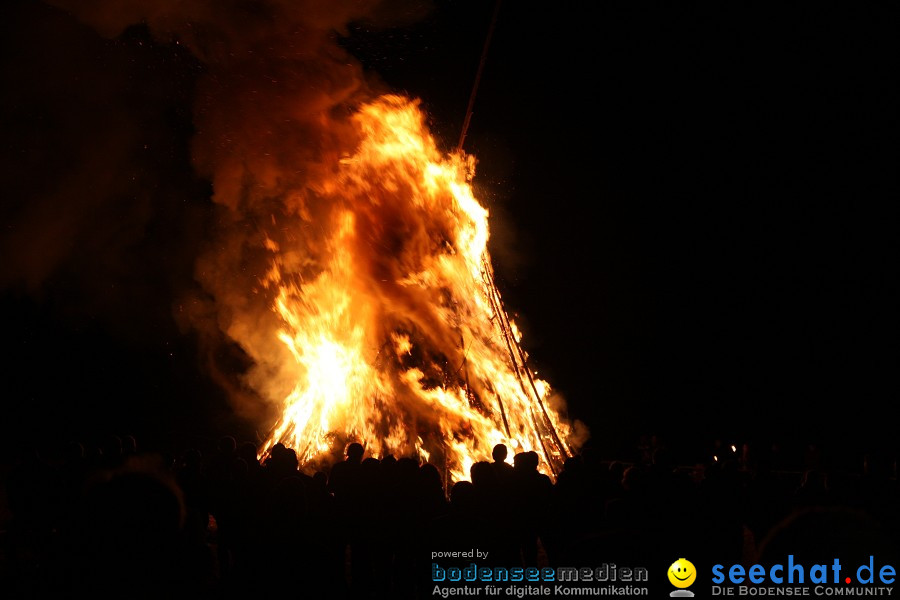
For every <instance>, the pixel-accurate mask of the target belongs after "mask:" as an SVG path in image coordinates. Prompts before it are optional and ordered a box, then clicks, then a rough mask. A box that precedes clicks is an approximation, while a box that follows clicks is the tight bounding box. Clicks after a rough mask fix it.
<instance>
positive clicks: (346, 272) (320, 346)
mask: <svg viewBox="0 0 900 600" xmlns="http://www.w3.org/2000/svg"><path fill="white" fill-rule="evenodd" d="M353 123H354V125H355V128H356V131H357V134H358V136H359V138H358V139H359V142H358V145H357V146H356V149H355V152H354V153H353V154H352V155H350V156H347V157H345V158H344V159H342V160H341V161H340V163H339V165H338V167H337V173H336V175H335V177H334V179H333V180H331V181H329V182H328V183H327V184H325V185H323V186H322V187H321V189H319V190H317V193H318V194H320V195H322V196H323V197H326V198H328V199H329V200H330V203H329V206H333V207H334V208H333V210H332V211H331V212H330V213H328V214H327V215H326V216H324V217H321V216H320V219H324V222H322V221H320V222H318V223H317V224H316V225H317V226H318V227H324V228H325V230H326V231H327V232H328V234H327V236H326V243H325V244H323V245H322V246H321V247H320V248H319V253H318V255H317V256H316V257H313V258H311V259H310V260H311V261H313V262H314V263H315V265H316V269H315V270H314V271H313V272H312V274H310V273H309V272H305V273H300V272H299V270H298V269H296V268H291V267H290V266H289V265H291V264H293V263H292V262H291V261H288V260H286V259H285V258H284V257H285V256H286V255H288V253H290V251H291V249H290V248H285V247H284V243H283V242H282V243H281V244H278V243H276V242H274V241H272V240H269V239H268V238H267V239H266V248H267V249H268V250H269V251H270V252H271V253H272V254H273V261H272V268H271V270H270V271H269V273H268V275H267V279H266V284H267V286H268V287H269V288H270V289H273V290H275V291H276V294H275V301H274V306H273V308H274V310H275V311H276V313H277V315H278V317H279V319H280V321H281V323H282V328H281V330H280V331H279V332H278V334H277V335H278V338H279V339H280V340H281V342H283V344H284V345H285V346H286V347H287V349H288V350H289V355H290V357H292V360H293V363H292V364H291V365H287V368H288V369H290V372H291V373H292V374H293V376H294V380H295V382H296V383H295V385H294V387H293V389H292V391H291V392H290V393H289V394H288V396H287V397H286V398H285V399H284V401H283V406H282V409H281V418H280V420H279V422H278V423H277V424H276V426H275V428H274V429H273V431H272V433H271V435H270V437H269V439H268V441H267V443H266V445H265V447H264V453H265V452H266V451H268V450H269V449H271V447H272V446H273V445H274V444H276V443H279V442H280V443H283V444H284V445H286V446H288V447H291V448H294V449H295V450H296V451H297V453H298V458H299V459H300V461H301V463H303V464H307V463H310V462H315V461H316V460H318V459H320V458H321V457H322V456H323V455H325V454H327V453H329V452H331V451H332V450H333V444H334V442H335V440H336V439H337V440H340V441H342V442H348V441H351V440H358V441H361V442H363V443H365V444H366V446H367V451H368V452H369V454H371V455H374V456H384V455H386V454H389V453H390V454H394V455H395V456H414V457H418V458H419V459H420V460H425V461H429V460H430V461H433V462H435V464H437V465H438V466H440V467H443V469H444V472H445V473H446V474H447V476H448V479H451V480H453V481H456V480H460V479H467V478H468V476H469V469H470V468H471V466H472V464H474V462H475V461H479V460H490V453H491V449H492V448H493V446H494V445H495V444H499V443H504V444H506V445H507V446H508V447H510V448H511V449H512V450H514V451H515V452H522V451H536V452H537V453H538V454H539V455H540V456H541V458H542V465H541V470H542V471H544V472H549V471H553V470H554V469H555V468H556V467H558V465H559V464H560V463H561V461H562V460H564V459H565V457H566V455H567V453H568V451H569V450H568V447H567V442H566V439H567V437H568V435H569V433H570V428H569V425H568V424H567V423H566V422H565V421H564V420H563V419H561V418H560V416H559V415H558V414H557V413H556V412H555V411H554V410H552V408H551V407H550V406H548V405H547V404H546V400H547V398H548V397H549V394H550V392H551V388H550V385H549V384H548V383H547V382H545V381H543V380H540V379H538V378H537V377H536V376H535V374H534V373H533V372H531V371H530V370H529V369H528V368H527V366H526V359H527V357H526V356H525V353H524V352H522V350H521V346H520V345H519V343H520V341H521V332H520V331H519V329H518V327H516V325H515V323H514V322H512V321H511V320H510V319H509V318H508V317H507V315H506V313H505V311H504V309H503V306H502V302H501V300H500V297H499V294H498V293H497V290H496V287H495V286H494V284H493V274H492V272H491V267H490V259H489V257H488V253H487V242H488V239H489V233H488V211H487V210H486V209H485V208H484V207H483V206H482V205H481V204H480V203H479V202H478V201H477V200H476V198H475V196H474V193H473V190H472V187H471V185H470V183H469V182H470V180H471V178H472V176H473V173H474V160H473V159H472V157H470V156H465V155H462V154H451V155H442V154H441V153H440V152H439V151H438V149H437V146H436V144H435V141H434V139H433V138H432V137H431V135H430V134H429V133H428V131H427V130H426V127H425V122H424V118H423V114H422V112H421V111H420V109H419V107H418V105H417V103H415V102H413V101H411V100H409V99H407V98H403V97H400V96H384V97H381V98H379V99H378V100H377V101H375V102H372V103H370V104H367V105H365V106H363V107H362V108H361V109H360V110H359V111H358V113H357V114H356V115H355V117H354V120H353Z"/></svg>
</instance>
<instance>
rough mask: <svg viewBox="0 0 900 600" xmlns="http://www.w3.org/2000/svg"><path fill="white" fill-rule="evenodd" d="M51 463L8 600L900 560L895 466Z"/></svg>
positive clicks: (98, 456) (90, 456)
mask: <svg viewBox="0 0 900 600" xmlns="http://www.w3.org/2000/svg"><path fill="white" fill-rule="evenodd" d="M48 455H49V449H48V448H38V449H34V448H27V449H26V448H23V449H20V450H19V453H18V456H16V457H15V460H14V461H12V462H11V463H10V468H9V469H8V470H7V472H6V476H5V477H4V482H3V483H4V490H5V495H6V499H7V502H6V504H7V505H8V511H7V512H8V515H7V519H6V522H5V523H4V528H3V539H2V542H3V546H2V557H3V561H2V563H3V567H2V573H0V574H2V577H3V581H2V582H0V583H2V584H3V586H4V589H6V590H9V593H10V597H16V598H19V597H21V598H28V597H49V596H50V595H54V596H58V595H62V594H66V595H72V594H73V593H79V594H81V593H83V594H86V595H87V596H88V597H95V598H97V597H109V598H112V597H115V598H150V597H154V598H159V597H172V596H178V597H191V598H246V597H258V596H260V595H267V594H274V593H282V592H284V591H285V590H288V591H290V593H291V595H292V597H297V598H336V599H344V598H346V599H357V598H359V599H393V598H396V599H401V600H402V599H411V600H412V599H417V598H426V597H431V595H432V588H433V586H434V583H433V582H432V580H431V571H430V565H431V563H432V562H439V563H440V564H441V566H442V568H447V567H451V566H456V567H460V568H462V567H465V566H467V565H468V564H470V563H471V562H473V558H472V557H470V556H466V555H464V554H462V555H460V556H457V557H449V558H448V557H442V558H440V559H433V558H432V553H434V552H452V551H460V552H465V551H469V550H472V549H477V550H478V551H479V552H480V553H481V555H482V558H479V559H478V560H477V562H478V564H479V566H494V567H507V568H508V567H514V566H523V567H527V566H539V567H543V566H551V567H559V566H572V567H592V568H593V567H596V566H598V565H600V564H602V563H609V562H612V563H618V564H619V565H625V566H645V567H651V566H658V565H662V566H663V567H665V565H667V564H669V563H670V562H671V561H672V560H674V559H675V558H678V557H682V556H688V557H691V560H693V561H694V563H695V564H698V565H701V564H704V565H705V564H708V563H709V562H710V561H714V562H717V563H723V564H730V563H740V564H750V563H752V562H753V561H757V560H763V559H765V558H766V557H767V556H775V554H773V552H775V553H777V552H776V550H774V549H779V550H778V551H790V552H793V553H794V554H798V552H801V551H802V549H803V548H806V547H807V546H804V545H803V544H802V541H803V540H804V539H805V540H807V541H808V542H807V543H808V544H810V545H809V546H808V547H809V548H812V549H817V550H818V551H820V552H821V551H822V550H823V549H825V548H827V549H829V551H831V552H832V553H836V552H857V551H858V553H860V556H862V555H864V554H872V553H875V552H879V553H881V557H883V558H882V560H894V561H895V562H894V564H895V566H896V565H897V557H898V556H900V555H898V553H897V548H898V542H900V522H898V512H900V511H898V506H900V505H898V500H900V496H898V486H897V477H896V456H895V455H894V454H892V453H887V452H877V451H873V452H871V453H868V454H866V455H865V460H864V461H862V463H861V464H860V465H858V466H856V465H846V464H839V463H835V464H827V463H826V462H825V461H823V460H821V457H816V456H811V457H807V460H808V462H807V464H805V465H803V468H802V469H799V470H796V471H785V470H780V469H779V468H777V467H778V465H777V463H775V462H773V460H772V455H763V454H762V453H761V454H760V455H759V456H757V457H755V458H754V459H752V460H750V459H748V457H747V456H746V455H740V454H738V453H736V452H735V453H732V454H731V455H730V456H726V455H723V456H721V457H720V456H715V458H714V459H711V460H710V461H703V462H698V463H695V464H690V465H681V464H679V463H678V461H677V460H676V457H675V456H674V455H673V454H672V452H671V451H669V449H668V448H666V447H665V446H664V445H659V446H657V447H654V448H649V449H648V450H647V451H646V452H644V453H643V454H641V455H638V456H636V457H635V459H634V460H629V461H622V460H609V459H604V458H603V457H601V456H599V455H597V454H595V453H594V452H593V451H592V450H591V449H590V448H586V449H585V450H584V451H583V452H582V453H580V454H577V455H575V456H572V457H570V458H568V459H567V460H566V461H565V464H564V466H563V468H562V470H561V471H560V472H559V473H558V474H557V475H556V477H555V478H554V479H551V478H550V477H549V476H548V475H546V474H544V473H542V472H541V469H540V466H541V464H540V459H539V456H538V454H537V453H535V452H518V453H514V454H512V455H511V456H510V453H509V449H508V448H507V447H505V446H503V445H497V446H495V447H494V448H493V449H492V451H491V453H490V458H487V457H485V459H484V460H482V461H478V462H476V463H475V464H473V465H472V467H471V470H470V478H469V479H468V480H463V481H457V482H452V483H451V484H450V485H449V486H448V485H447V484H446V482H445V481H444V478H443V476H442V473H441V471H440V470H439V469H438V468H437V467H436V466H435V465H433V464H430V463H427V462H422V461H420V460H418V459H416V458H411V457H394V456H385V457H382V458H380V459H379V458H375V457H372V456H366V451H365V447H364V446H363V445H362V444H360V443H351V444H349V445H348V446H347V448H346V452H345V455H344V457H343V460H341V461H340V462H337V463H335V464H333V466H331V467H330V468H322V469H319V470H316V471H314V472H308V471H307V470H306V469H304V468H301V465H300V464H299V463H298V459H297V454H296V453H295V452H294V450H292V449H290V448H287V447H285V446H283V445H281V444H276V445H275V446H274V447H273V448H272V449H271V451H270V452H269V453H268V454H267V455H266V457H265V458H264V459H262V460H260V458H259V457H258V447H257V445H256V444H254V443H252V442H241V443H238V441H237V440H236V439H235V437H232V436H230V435H225V436H223V437H221V438H220V439H219V440H217V442H216V443H215V444H214V445H213V446H212V447H211V448H208V449H201V448H195V447H191V448H188V449H186V450H184V451H182V452H180V453H178V455H176V456H169V455H167V454H166V453H163V452H157V451H149V450H144V449H140V448H139V447H138V444H137V441H136V440H135V439H134V438H133V437H131V436H124V437H119V436H115V435H110V436H107V437H106V438H105V439H103V440H101V441H100V442H99V443H96V444H85V443H81V442H73V443H70V444H68V445H65V446H64V447H62V448H60V449H58V450H57V451H56V452H55V453H54V454H53V456H52V458H51V457H50V456H48ZM841 536H844V537H841ZM819 538H821V540H824V539H831V540H832V541H833V540H835V539H840V540H844V542H843V544H844V545H843V546H839V545H838V546H836V545H835V544H834V543H831V544H825V543H824V542H822V541H821V540H820V539H819ZM786 540H787V541H786ZM785 548H786V549H787V550H784V549H785ZM767 553H768V554H767ZM773 560H775V558H773ZM659 575H660V576H663V575H664V572H663V571H660V573H659ZM654 576H655V575H654Z"/></svg>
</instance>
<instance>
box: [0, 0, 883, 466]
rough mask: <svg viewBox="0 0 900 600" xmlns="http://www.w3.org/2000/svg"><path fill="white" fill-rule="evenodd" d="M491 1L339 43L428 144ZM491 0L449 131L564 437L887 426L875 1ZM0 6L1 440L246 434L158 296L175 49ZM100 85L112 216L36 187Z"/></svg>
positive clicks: (179, 125) (181, 126)
mask: <svg viewBox="0 0 900 600" xmlns="http://www.w3.org/2000/svg"><path fill="white" fill-rule="evenodd" d="M494 8H495V4H494V3H493V2H473V1H466V2H459V1H457V2H452V1H442V2H437V3H436V4H435V5H434V7H433V10H432V11H431V12H430V13H429V14H428V15H427V16H425V17H423V18H421V19H419V20H418V21H417V22H416V23H414V24H412V25H406V26H404V27H402V28H389V29H386V30H385V29H375V28H372V27H368V26H365V25H361V24H360V25H353V26H351V27H349V29H348V30H347V35H346V36H345V37H344V39H343V40H342V44H343V45H344V46H345V47H346V48H348V49H349V50H350V51H351V52H352V53H353V54H354V55H355V56H357V57H358V58H359V60H360V61H361V62H362V64H363V65H364V66H365V68H366V69H367V70H369V71H371V72H372V73H377V75H378V76H379V77H380V78H382V79H383V80H384V81H385V82H386V83H387V84H389V85H390V86H391V87H392V88H394V89H396V90H398V91H405V92H407V93H409V94H410V95H413V96H416V97H420V98H421V99H422V101H423V105H424V107H425V108H426V110H427V111H428V114H429V117H430V121H431V124H432V128H433V131H434V132H435V135H436V136H437V137H438V139H439V140H440V141H441V143H442V144H443V145H444V147H445V148H446V149H448V150H449V149H452V148H453V147H454V146H455V145H456V143H457V140H458V138H459V135H460V131H461V129H462V124H463V119H464V116H465V113H466V106H467V103H468V100H469V94H470V93H471V91H472V85H473V83H474V80H475V74H476V70H477V67H478V63H479V58H480V56H481V52H482V46H483V44H484V41H485V36H486V35H487V32H488V30H489V25H490V23H491V19H492V14H493V10H494ZM498 15H499V16H498V19H497V21H496V29H495V30H494V33H493V37H492V39H491V44H490V46H489V49H488V53H487V60H486V62H485V66H484V72H483V77H482V79H481V82H480V86H479V88H478V93H477V96H476V101H475V105H474V112H473V115H472V121H471V125H470V128H469V129H468V132H467V137H466V140H465V149H466V150H467V151H468V152H470V153H472V154H474V155H475V156H476V157H477V159H478V166H477V171H476V177H475V186H476V191H477V194H478V197H479V198H480V199H481V201H482V203H483V204H485V205H486V206H487V207H488V209H489V210H490V212H491V219H492V221H491V223H492V239H491V252H492V255H493V258H494V260H495V266H496V269H497V275H498V280H499V285H500V287H501V290H502V292H503V296H504V299H505V302H506V304H507V308H508V309H509V310H510V312H512V313H513V314H514V315H515V318H516V320H517V322H518V323H519V325H520V326H521V328H522V329H523V331H524V335H525V338H524V344H525V347H526V348H527V349H528V351H529V353H530V356H531V358H532V360H533V363H534V366H535V368H536V369H537V371H538V374H539V375H540V376H542V377H543V378H545V379H547V380H549V382H550V383H551V384H552V385H553V386H554V387H555V388H556V389H557V390H558V391H559V392H560V393H561V394H562V395H563V396H564V397H565V398H566V400H567V403H568V407H569V413H570V416H571V417H572V418H577V419H579V420H582V421H583V422H585V423H586V424H587V425H588V427H589V428H590V429H591V432H592V443H593V444H595V445H596V446H597V447H598V448H600V449H602V450H603V451H604V452H608V453H610V454H614V453H619V454H625V455H628V453H630V452H631V451H632V450H633V449H634V447H635V446H636V445H637V443H638V438H639V436H640V435H641V434H656V435H659V436H661V437H662V439H664V440H666V441H667V443H669V444H671V445H673V446H676V447H679V448H682V449H684V450H686V451H689V453H687V454H685V455H684V456H686V457H689V456H693V453H697V455H698V456H699V455H701V454H702V453H703V452H705V451H706V450H707V449H709V448H710V447H711V444H712V442H713V440H715V439H723V440H728V441H735V442H737V443H741V442H744V441H753V442H756V441H759V442H765V441H769V440H779V441H781V442H782V443H784V444H787V445H788V446H792V447H795V448H796V449H797V451H798V452H800V451H802V447H803V446H804V445H805V444H807V443H809V442H816V443H819V444H822V445H824V446H826V447H828V448H833V449H834V451H835V452H853V453H858V452H862V451H863V450H864V449H866V448H868V447H870V446H871V445H887V446H892V445H893V444H895V440H896V435H895V434H896V418H895V417H894V416H893V405H894V402H895V401H896V398H897V384H896V381H897V378H896V373H897V368H896V365H897V342H896V340H897V316H896V315H897V306H898V285H897V268H896V264H897V261H896V258H895V257H896V255H897V248H896V231H897V219H896V217H897V208H896V207H897V195H896V186H895V185H894V184H895V181H896V165H897V162H896V152H895V150H896V139H897V137H896V133H897V127H896V125H897V123H896V106H897V97H896V94H895V93H894V91H893V89H892V84H893V82H894V80H895V79H896V73H897V64H896V59H895V58H893V57H894V56H895V54H898V53H896V52H895V51H896V48H895V47H894V46H895V45H896V44H895V43H894V36H893V30H894V29H895V28H894V27H893V25H894V24H895V23H896V20H895V18H894V15H893V14H889V13H888V12H887V8H886V7H885V6H881V5H854V6H852V7H851V6H849V5H845V6H842V7H840V8H838V7H836V6H834V7H833V6H830V5H825V4H813V3H809V4H808V5H791V6H784V5H782V3H779V4H778V5H771V6H756V5H753V6H750V5H747V4H744V3H724V5H720V4H716V3H706V4H696V3H691V4H688V3H652V4H651V3H635V2H602V3H574V2H570V3H563V4H554V6H553V7H550V6H549V5H535V4H534V3H526V2H506V3H503V4H502V6H500V12H499V13H498ZM4 27H5V28H6V29H5V31H4V46H5V47H4V53H3V54H4V56H5V58H4V59H3V79H4V81H5V82H6V83H7V86H5V89H6V90H7V91H5V92H4V93H3V94H4V96H3V107H4V114H3V131H4V144H3V157H2V159H3V167H2V169H3V177H4V180H5V181H6V184H5V185H4V188H5V191H4V196H5V198H4V202H3V204H4V207H3V210H2V213H0V216H2V219H3V223H2V225H3V228H4V230H3V232H2V233H0V235H2V236H3V245H2V249H3V252H4V253H5V254H7V256H4V257H3V261H4V262H6V263H7V268H4V277H3V279H2V280H0V282H2V284H3V290H2V306H0V315H2V316H0V318H2V323H0V327H2V331H3V337H2V343H3V348H2V350H3V389H2V395H3V404H4V415H3V418H2V421H3V438H4V442H5V443H6V444H9V445H12V446H17V445H20V444H21V443H23V442H24V441H27V440H47V439H58V438H64V437H70V436H83V435H93V434H97V433H100V432H107V431H116V432H119V433H126V432H130V433H135V434H136V435H137V436H138V438H139V439H141V440H144V442H145V443H147V444H150V445H153V444H158V445H167V444H168V445H173V444H174V445H182V446H183V445H185V444H189V443H194V442H195V441H197V440H209V439H215V438H216V437H217V436H219V435H221V434H222V433H232V434H235V435H238V436H239V437H250V436H253V435H254V434H255V430H256V428H258V427H259V424H256V423H246V422H243V421H242V420H241V419H239V418H237V417H236V416H235V415H234V414H233V413H232V411H231V409H230V407H229V403H228V399H227V397H226V394H225V392H224V391H223V390H222V389H221V388H219V387H218V386H217V385H216V384H215V383H214V382H213V380H212V379H211V378H210V377H209V375H208V374H207V372H206V370H205V368H204V365H203V361H202V360H201V359H200V357H199V356H198V352H197V347H196V340H195V339H194V337H193V336H192V335H191V334H190V333H185V332H183V331H182V330H180V329H179V328H178V327H177V326H176V324H175V322H174V320H173V318H172V311H173V299H174V298H175V297H176V296H177V292H178V290H179V289H181V288H182V287H184V286H188V285H190V284H191V281H192V269H193V257H194V256H195V255H196V252H197V251H198V249H199V247H200V244H201V242H202V240H203V237H204V227H205V226H206V219H208V218H209V217H208V215H207V207H208V206H207V205H208V204H209V198H208V197H209V184H208V183H207V182H204V181H203V180H202V179H201V178H200V177H198V176H197V175H196V174H195V173H194V172H193V171H192V169H191V167H190V161H189V146H188V144H189V140H190V136H191V133H192V123H191V93H192V85H193V81H194V78H195V77H196V75H197V73H199V67H198V65H197V63H196V61H195V60H194V59H193V58H192V57H191V56H190V55H188V54H187V53H186V52H185V51H183V50H182V49H177V48H173V47H171V46H167V45H164V44H159V43H154V42H153V40H152V39H150V38H149V37H148V36H147V34H146V32H142V31H141V30H140V29H139V28H137V29H135V30H130V31H129V32H128V33H127V34H126V35H125V37H124V38H123V39H122V40H120V42H121V43H119V44H110V43H109V42H107V41H105V40H101V38H100V37H99V36H97V34H96V33H94V32H93V31H92V30H90V29H89V28H87V27H85V26H83V25H80V24H78V23H76V22H75V21H74V20H72V19H70V18H69V17H68V16H67V15H66V14H65V13H63V12H61V11H59V10H58V9H55V8H52V7H48V6H45V5H43V4H40V3H35V2H17V3H14V4H12V5H11V8H10V9H9V18H7V19H5V23H4ZM135 40H139V41H141V42H142V44H141V45H138V44H136V43H135ZM148 96H149V97H152V98H151V99H147V100H146V102H143V101H142V98H147V97H148ZM107 97H110V98H112V97H115V98H121V97H124V98H127V99H128V100H129V102H130V103H131V104H129V106H130V109H129V111H128V112H127V115H128V118H129V119H138V120H140V121H141V128H142V129H147V130H148V131H153V132H154V133H153V144H152V150H151V151H149V152H148V153H147V154H146V155H144V158H142V159H141V161H142V162H141V167H140V169H139V171H138V172H136V173H137V174H136V176H137V177H138V179H140V180H141V183H142V185H141V189H143V190H147V191H146V195H145V196H140V197H138V196H134V197H133V198H132V200H133V201H134V203H135V204H133V205H131V206H132V208H129V209H127V210H124V209H122V211H123V214H122V219H121V221H120V226H110V225H109V224H110V223H115V222H117V221H116V213H115V210H117V209H111V208H110V207H108V206H103V207H95V208H96V210H97V211H98V212H97V214H93V213H91V212H87V213H85V212H77V213H76V212H74V211H71V210H68V209H66V208H65V207H64V206H59V207H57V206H56V205H55V204H54V202H57V201H58V202H65V201H66V196H65V194H57V195H58V196H59V199H58V200H47V198H48V197H50V198H52V197H53V190H55V189H57V187H59V186H61V185H70V184H79V185H86V186H88V187H90V186H91V185H93V184H94V177H91V176H79V177H75V176H73V175H72V169H70V168H69V167H68V166H67V165H70V164H72V163H75V164H78V165H79V167H78V168H81V167H84V164H82V163H79V161H78V158H77V157H78V156H79V154H78V153H79V152H87V153H89V150H88V149H90V148H93V147H94V144H96V143H99V142H102V141H103V140H104V138H105V136H104V135H103V134H100V133H98V130H97V128H98V127H99V128H100V129H101V130H102V129H103V128H107V127H108V128H115V127H121V126H122V122H121V121H120V120H117V119H116V118H113V117H115V115H113V116H112V117H110V116H109V115H104V114H103V110H102V108H101V109H97V108H96V107H95V104H96V102H97V98H100V99H101V101H102V99H104V98H107ZM101 104H102V102H101ZM92 107H93V108H92ZM160 107H163V110H159V108H160ZM148 124H149V125H150V126H149V127H145V126H147V125H148ZM112 137H114V135H113V136H112ZM95 177H96V185H98V186H102V185H103V184H102V181H103V180H104V177H103V176H102V174H99V173H98V174H95ZM127 193H130V192H127V191H126V192H123V194H125V195H127ZM185 198H188V199H189V200H188V201H186V200H185ZM134 205H137V206H143V207H144V208H145V210H144V212H142V213H140V214H143V215H144V217H143V218H142V219H140V220H139V221H138V224H137V225H134V223H132V222H131V220H130V219H131V218H132V217H133V215H134V209H133V206H134ZM101 212H102V214H100V213H101ZM35 223H39V224H41V225H40V226H37V225H35ZM48 223H49V224H51V225H52V227H48V226H47V224H48ZM67 223H71V224H72V225H71V226H72V228H73V229H78V231H79V233H78V234H77V235H72V236H69V237H67V238H66V239H67V240H68V245H67V246H65V247H64V248H63V249H62V250H60V251H59V253H58V254H54V256H57V259H56V260H55V261H50V262H53V264H54V265H55V266H54V267H53V268H52V269H45V270H42V269H41V268H40V265H41V264H42V261H41V260H38V259H34V260H24V259H22V257H21V256H15V257H14V256H13V255H14V254H15V255H18V254H19V253H26V254H28V255H29V256H32V255H40V254H41V253H42V252H44V251H45V250H46V251H47V252H48V253H50V252H51V247H53V245H54V242H53V240H57V239H59V236H57V235H56V233H54V232H57V233H58V232H59V231H64V230H66V229H67V225H66V224H67ZM93 223H96V227H94V226H93V225H92V224H93ZM31 227H34V229H35V230H36V231H38V232H40V231H44V233H35V234H34V235H31V233H30V230H29V228H31ZM53 227H55V228H56V229H53ZM47 231H49V233H47ZM53 252H56V250H55V249H54V250H53ZM13 258H15V259H16V260H15V261H13V260H12V259H13ZM9 262H15V263H16V264H24V265H26V267H22V268H20V269H17V270H13V269H9V268H8V265H9ZM7 271H10V272H13V271H14V273H13V274H12V275H10V274H8V273H7Z"/></svg>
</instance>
